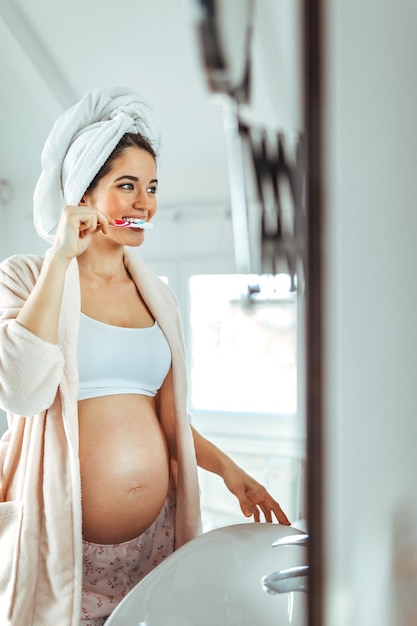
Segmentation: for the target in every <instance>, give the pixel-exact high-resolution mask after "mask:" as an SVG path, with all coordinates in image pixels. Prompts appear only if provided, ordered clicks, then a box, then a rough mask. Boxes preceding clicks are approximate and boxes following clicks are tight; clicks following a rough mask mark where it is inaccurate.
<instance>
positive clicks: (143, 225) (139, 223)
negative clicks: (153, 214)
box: [113, 219, 153, 230]
mask: <svg viewBox="0 0 417 626" xmlns="http://www.w3.org/2000/svg"><path fill="white" fill-rule="evenodd" d="M113 226H116V227H119V228H120V227H123V226H128V227H129V228H140V229H141V230H152V228H153V224H151V223H150V222H145V221H143V220H140V219H136V220H131V221H130V220H114V224H113Z"/></svg>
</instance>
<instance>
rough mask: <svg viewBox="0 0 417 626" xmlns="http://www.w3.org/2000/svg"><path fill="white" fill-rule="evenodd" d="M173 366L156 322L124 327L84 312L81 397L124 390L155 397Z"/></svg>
mask: <svg viewBox="0 0 417 626" xmlns="http://www.w3.org/2000/svg"><path fill="white" fill-rule="evenodd" d="M170 366H171V351H170V348H169V345H168V342H167V340H166V338H165V335H164V334H163V332H162V330H161V329H160V328H159V326H158V323H157V322H155V324H154V325H153V326H150V327H149V328H124V327H121V326H111V325H110V324H105V323H104V322H99V321H97V320H94V319H92V318H91V317H88V316H87V315H84V314H83V313H81V316H80V326H79V331H78V373H79V393H78V400H86V399H87V398H97V397H99V396H110V395H115V394H125V393H135V394H142V395H145V396H151V397H154V396H156V394H157V391H158V389H160V387H161V386H162V383H163V382H164V379H165V377H166V375H167V373H168V370H169V368H170Z"/></svg>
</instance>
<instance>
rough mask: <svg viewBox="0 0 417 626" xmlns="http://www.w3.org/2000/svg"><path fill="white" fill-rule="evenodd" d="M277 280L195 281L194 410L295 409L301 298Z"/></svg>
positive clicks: (213, 278) (282, 280) (192, 308)
mask: <svg viewBox="0 0 417 626" xmlns="http://www.w3.org/2000/svg"><path fill="white" fill-rule="evenodd" d="M289 289H290V279H289V277H288V276H286V275H283V274H280V275H278V276H243V275H236V274H231V275H225V274H223V275H204V276H192V277H191V278H190V326H191V359H192V367H191V405H192V408H193V409H194V410H199V409H200V410H216V411H233V412H256V413H274V414H282V413H285V414H288V413H290V414H292V413H295V412H296V409H297V374H296V354H297V346H296V338H297V306H296V296H295V294H292V293H290V291H289Z"/></svg>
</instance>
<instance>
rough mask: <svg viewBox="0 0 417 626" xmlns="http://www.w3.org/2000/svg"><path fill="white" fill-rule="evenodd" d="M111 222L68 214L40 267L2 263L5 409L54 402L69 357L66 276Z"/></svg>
mask: <svg viewBox="0 0 417 626" xmlns="http://www.w3.org/2000/svg"><path fill="white" fill-rule="evenodd" d="M107 225H108V220H107V218H106V216H103V215H100V214H98V212H97V211H96V210H95V209H92V208H90V209H88V207H83V208H82V207H68V208H67V209H65V210H64V212H63V216H62V219H61V222H60V225H59V227H58V232H57V236H56V238H55V242H54V246H53V248H52V250H51V251H50V254H49V255H48V258H47V260H45V261H44V262H43V264H42V266H40V265H41V264H40V263H39V261H40V259H39V258H35V257H12V258H11V259H8V260H6V261H4V262H3V263H1V264H0V407H1V408H3V409H4V410H6V411H10V412H12V413H16V414H18V415H35V414H37V413H40V412H41V411H43V410H45V409H47V408H48V407H49V406H50V405H51V404H52V402H53V401H54V398H55V395H56V392H57V389H58V385H59V383H60V381H61V379H62V372H63V367H64V357H63V353H62V350H61V348H60V346H59V344H58V327H59V314H60V309H61V302H62V295H63V289H64V282H65V275H66V270H67V268H68V265H69V263H70V261H71V259H73V258H74V257H76V256H78V255H79V254H81V253H82V252H83V251H84V250H85V249H86V248H87V246H88V245H89V241H90V240H91V237H92V236H93V234H94V233H95V232H97V230H98V229H99V228H101V229H102V230H103V231H104V232H106V229H107Z"/></svg>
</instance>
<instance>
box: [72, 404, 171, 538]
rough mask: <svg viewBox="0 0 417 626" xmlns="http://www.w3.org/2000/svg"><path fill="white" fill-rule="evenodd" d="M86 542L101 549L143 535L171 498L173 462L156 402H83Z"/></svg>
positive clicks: (81, 437) (81, 451) (81, 448)
mask: <svg viewBox="0 0 417 626" xmlns="http://www.w3.org/2000/svg"><path fill="white" fill-rule="evenodd" d="M78 412H79V441H80V444H79V454H80V466H81V489H82V514H83V537H84V539H85V540H87V541H92V542H94V543H101V544H113V543H122V542H123V541H128V540H129V539H133V538H134V537H137V536H139V535H140V534H141V533H142V532H144V531H145V530H146V529H147V528H149V526H150V525H151V524H152V522H153V521H154V519H155V518H156V517H157V515H158V513H159V511H160V510H161V507H162V505H163V503H164V500H165V498H166V496H167V493H168V486H169V457H168V450H167V445H166V440H165V437H164V433H163V431H162V429H161V426H160V424H159V421H158V417H157V415H156V411H155V404H154V399H153V398H148V397H146V396H140V395H119V396H105V397H102V398H92V399H90V400H83V401H81V402H79V407H78Z"/></svg>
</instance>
